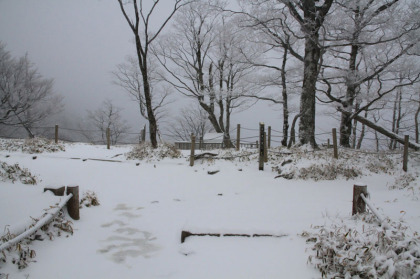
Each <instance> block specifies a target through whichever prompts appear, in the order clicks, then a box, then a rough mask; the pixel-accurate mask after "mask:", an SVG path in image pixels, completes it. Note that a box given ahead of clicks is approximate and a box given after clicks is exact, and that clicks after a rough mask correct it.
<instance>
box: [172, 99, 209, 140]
mask: <svg viewBox="0 0 420 279" xmlns="http://www.w3.org/2000/svg"><path fill="white" fill-rule="evenodd" d="M171 124H172V125H171V127H170V128H169V133H170V134H171V136H172V137H173V138H175V139H176V140H181V141H189V140H190V139H191V134H194V135H196V136H197V137H198V138H202V137H204V135H205V134H206V133H208V132H211V131H213V127H212V125H211V123H210V121H209V119H208V118H207V112H206V111H204V110H203V108H201V107H200V106H188V107H186V108H184V109H182V110H181V113H180V115H179V116H177V117H175V119H174V120H173V121H172V122H171Z"/></svg>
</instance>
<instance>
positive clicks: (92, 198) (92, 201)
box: [80, 191, 100, 208]
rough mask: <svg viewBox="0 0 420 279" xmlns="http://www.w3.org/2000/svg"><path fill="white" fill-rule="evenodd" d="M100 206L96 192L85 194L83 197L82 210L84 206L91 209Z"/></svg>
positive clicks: (81, 200) (81, 201)
mask: <svg viewBox="0 0 420 279" xmlns="http://www.w3.org/2000/svg"><path fill="white" fill-rule="evenodd" d="M98 205H100V203H99V200H98V197H97V196H96V193H95V192H92V191H87V192H86V193H84V195H83V197H82V198H81V199H80V208H82V207H83V206H85V207H91V206H98Z"/></svg>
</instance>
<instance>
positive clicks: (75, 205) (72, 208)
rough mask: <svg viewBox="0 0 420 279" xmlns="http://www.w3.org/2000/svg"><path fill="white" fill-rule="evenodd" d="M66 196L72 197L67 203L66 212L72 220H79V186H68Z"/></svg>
mask: <svg viewBox="0 0 420 279" xmlns="http://www.w3.org/2000/svg"><path fill="white" fill-rule="evenodd" d="M68 194H73V197H72V198H71V199H70V200H69V201H68V202H67V212H68V213H69V215H70V217H71V218H73V220H79V219H80V213H79V206H80V205H79V186H68V187H67V195H68Z"/></svg>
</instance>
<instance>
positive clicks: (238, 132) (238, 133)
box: [236, 124, 241, 151]
mask: <svg viewBox="0 0 420 279" xmlns="http://www.w3.org/2000/svg"><path fill="white" fill-rule="evenodd" d="M240 149H241V124H238V126H237V127H236V151H239V150H240Z"/></svg>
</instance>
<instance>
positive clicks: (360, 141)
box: [354, 111, 368, 149]
mask: <svg viewBox="0 0 420 279" xmlns="http://www.w3.org/2000/svg"><path fill="white" fill-rule="evenodd" d="M367 116H368V112H367V111H365V118H367ZM354 121H356V119H355V120H354ZM365 130H366V125H365V124H362V130H361V131H360V136H359V140H358V141H357V145H356V149H360V148H361V147H362V142H363V139H364V137H365Z"/></svg>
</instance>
